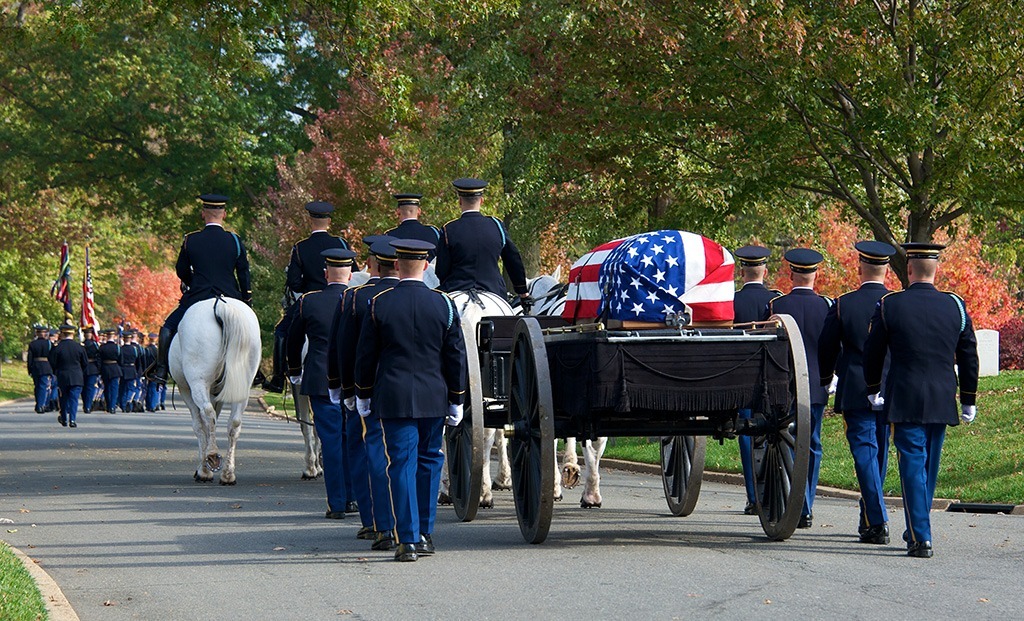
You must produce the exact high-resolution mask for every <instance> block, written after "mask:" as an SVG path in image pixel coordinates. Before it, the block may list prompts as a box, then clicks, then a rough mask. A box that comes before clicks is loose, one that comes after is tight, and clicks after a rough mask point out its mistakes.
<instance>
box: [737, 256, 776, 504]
mask: <svg viewBox="0 0 1024 621" xmlns="http://www.w3.org/2000/svg"><path fill="white" fill-rule="evenodd" d="M733 254H734V255H735V256H736V258H737V259H739V262H740V278H742V279H743V286H742V287H740V290H739V291H737V292H736V296H735V297H734V298H733V302H732V305H733V311H734V312H735V316H734V319H733V322H734V323H750V322H752V321H760V320H763V319H765V318H766V317H765V310H766V309H767V308H768V302H770V301H771V300H772V299H774V298H776V297H778V296H780V295H782V292H781V291H776V290H775V289H769V288H767V287H765V286H764V278H765V276H766V275H767V274H768V256H769V255H770V254H771V251H770V250H768V249H767V248H764V247H761V246H743V247H742V248H737V249H736V252H734V253H733ZM738 415H739V417H740V418H750V417H751V416H753V413H752V412H751V410H748V409H741V410H739V412H738ZM737 440H738V442H739V445H740V463H741V465H742V466H743V483H744V486H745V487H746V491H747V504H746V506H745V507H743V513H744V514H746V515H757V504H756V503H757V500H756V497H755V495H754V463H753V455H752V453H751V440H750V436H748V435H740V436H739V438H737Z"/></svg>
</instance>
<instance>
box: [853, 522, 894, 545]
mask: <svg viewBox="0 0 1024 621" xmlns="http://www.w3.org/2000/svg"><path fill="white" fill-rule="evenodd" d="M860 542H861V543H873V544H876V545H885V544H887V543H889V525H888V524H876V525H874V526H869V527H867V528H866V529H865V530H864V532H862V533H861V534H860Z"/></svg>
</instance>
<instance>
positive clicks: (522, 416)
mask: <svg viewBox="0 0 1024 621" xmlns="http://www.w3.org/2000/svg"><path fill="white" fill-rule="evenodd" d="M553 415H554V407H553V404H552V400H551V378H550V374H549V371H548V359H547V351H546V349H545V346H544V335H543V333H542V332H541V328H540V324H539V323H538V322H537V320H536V319H534V318H532V317H524V318H523V319H520V320H519V321H518V322H517V323H516V330H515V337H514V340H513V344H512V373H511V379H510V382H509V417H510V419H511V421H512V429H513V433H512V438H511V441H510V443H509V449H510V452H511V461H512V495H513V497H514V498H515V504H516V517H517V518H518V520H519V530H520V531H521V532H522V534H523V538H524V539H526V541H527V542H529V543H540V542H542V541H544V539H545V538H547V535H548V529H549V528H550V527H551V512H552V509H553V505H554V498H553V493H554V485H555V430H554V419H553Z"/></svg>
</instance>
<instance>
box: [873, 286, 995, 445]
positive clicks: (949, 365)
mask: <svg viewBox="0 0 1024 621" xmlns="http://www.w3.org/2000/svg"><path fill="white" fill-rule="evenodd" d="M886 350H888V352H889V358H890V364H889V375H888V377H887V379H886V386H885V394H884V395H883V396H884V397H885V408H886V411H887V413H888V417H889V421H890V422H893V423H916V424H929V423H944V424H946V425H956V424H958V423H959V422H960V419H959V417H958V416H957V408H956V387H957V373H956V371H955V370H954V369H953V364H954V363H955V364H956V365H957V367H958V369H959V372H960V403H962V404H964V405H974V403H975V398H976V396H977V395H976V393H977V391H978V341H977V339H976V338H975V336H974V324H973V323H972V322H971V317H970V315H968V314H967V309H966V308H965V306H964V303H963V300H961V299H960V298H959V297H957V296H956V295H955V294H952V293H944V292H942V291H939V290H938V289H936V288H935V286H934V285H931V284H929V283H923V282H919V283H914V284H912V285H910V286H909V287H907V288H906V289H905V290H904V291H900V292H897V293H890V294H889V295H886V296H885V297H883V298H882V299H881V300H879V301H878V305H877V307H876V309H875V314H874V315H873V316H872V317H871V328H870V332H869V334H868V338H867V342H866V343H865V345H864V380H865V382H866V383H867V389H868V392H870V393H872V394H873V393H875V392H878V389H879V386H880V384H881V381H882V364H883V360H884V359H885V353H886Z"/></svg>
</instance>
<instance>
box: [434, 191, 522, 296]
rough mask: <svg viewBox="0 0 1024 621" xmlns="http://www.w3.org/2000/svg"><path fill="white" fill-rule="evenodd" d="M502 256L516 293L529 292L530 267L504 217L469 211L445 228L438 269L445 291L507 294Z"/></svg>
mask: <svg viewBox="0 0 1024 621" xmlns="http://www.w3.org/2000/svg"><path fill="white" fill-rule="evenodd" d="M499 258H500V259H501V261H502V263H503V264H504V265H505V269H506V270H508V276H509V279H511V280H512V285H513V288H514V289H515V291H516V293H526V292H527V291H528V290H527V287H526V268H524V267H523V258H522V257H521V256H520V255H519V249H518V248H516V245H515V244H514V243H512V240H511V239H510V238H509V236H508V233H507V232H506V231H505V225H503V224H502V223H501V220H499V219H497V218H494V217H490V216H485V215H483V214H481V213H480V212H479V211H466V212H463V213H462V217H461V218H457V219H455V220H452V221H451V222H449V223H448V224H446V225H444V227H443V228H442V229H441V241H440V242H439V243H438V246H437V263H436V265H435V266H434V271H435V273H436V274H437V278H438V279H439V280H440V281H441V285H440V287H439V288H440V289H441V290H442V291H468V290H470V289H482V290H484V291H490V292H491V293H495V294H497V295H501V296H504V295H505V279H504V278H502V276H501V270H500V269H498V259H499Z"/></svg>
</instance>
